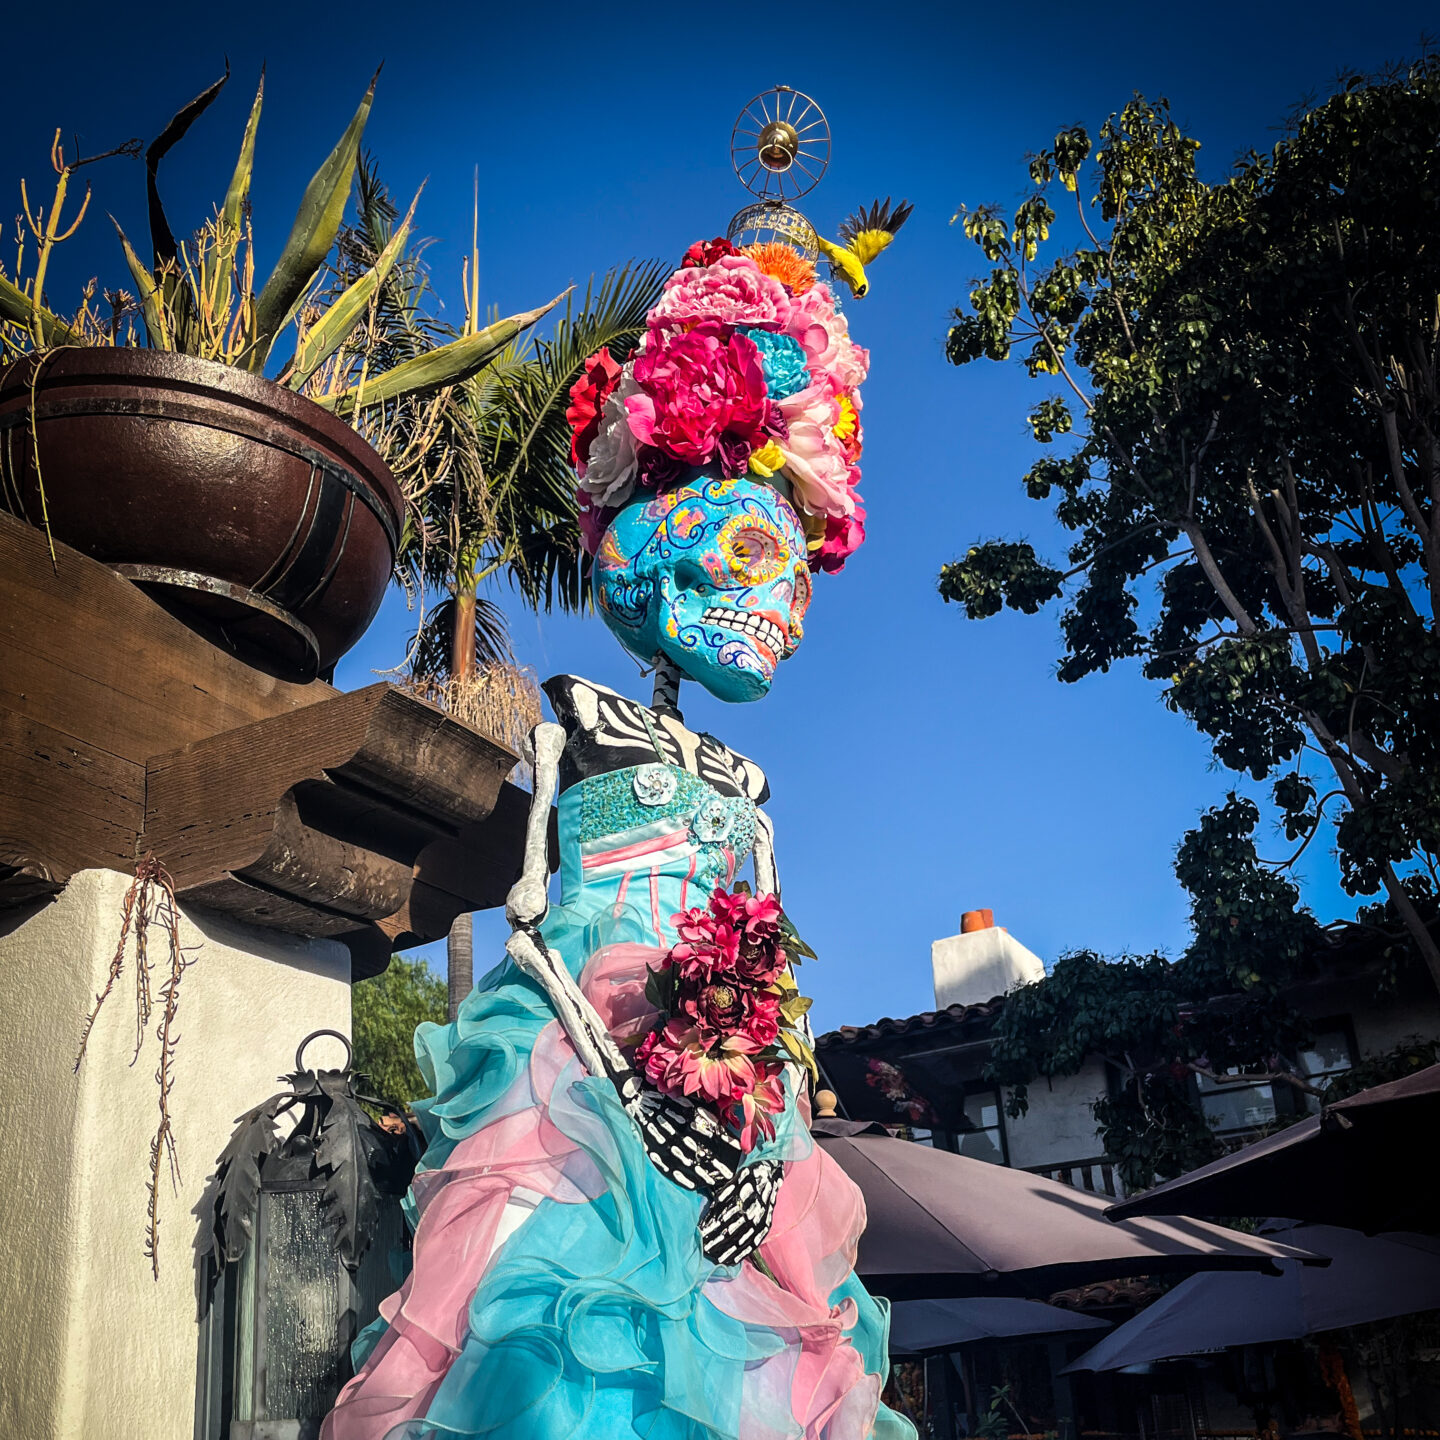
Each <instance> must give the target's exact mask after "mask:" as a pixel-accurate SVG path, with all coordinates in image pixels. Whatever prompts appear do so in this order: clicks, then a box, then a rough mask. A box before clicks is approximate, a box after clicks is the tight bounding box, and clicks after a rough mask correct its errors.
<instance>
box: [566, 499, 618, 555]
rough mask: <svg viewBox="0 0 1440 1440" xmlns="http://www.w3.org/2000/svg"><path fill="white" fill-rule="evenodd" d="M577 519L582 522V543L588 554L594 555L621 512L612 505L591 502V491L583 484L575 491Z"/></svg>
mask: <svg viewBox="0 0 1440 1440" xmlns="http://www.w3.org/2000/svg"><path fill="white" fill-rule="evenodd" d="M575 502H576V511H577V514H576V519H577V520H578V521H579V524H580V543H581V545H582V546H584V548H585V553H586V554H587V555H593V554H595V552H596V551H597V550H599V548H600V542H601V540H603V539H604V538H605V532H606V531H607V530H608V529H609V528H610V522H611V521H612V520H613V519H614V518H615V517H616V515H618V514H619V513H620V512H619V511H618V510H616V509H614V508H612V507H610V506H604V505H602V506H594V505H592V504H591V503H590V492H589V491H588V490H587V489H586V488H585V487H584V486H583V485H581V486H580V488H579V489H578V490H576V492H575Z"/></svg>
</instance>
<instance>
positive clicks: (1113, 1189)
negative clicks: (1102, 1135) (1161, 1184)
mask: <svg viewBox="0 0 1440 1440" xmlns="http://www.w3.org/2000/svg"><path fill="white" fill-rule="evenodd" d="M1025 1168H1026V1169H1027V1170H1028V1171H1029V1172H1030V1173H1031V1174H1032V1175H1043V1176H1045V1178H1046V1179H1047V1180H1058V1181H1059V1182H1060V1183H1061V1184H1062V1185H1073V1186H1074V1187H1075V1188H1076V1189H1077V1190H1089V1191H1090V1192H1091V1193H1092V1194H1095V1195H1110V1196H1113V1197H1114V1198H1115V1199H1117V1200H1121V1199H1124V1197H1125V1187H1124V1186H1123V1185H1122V1184H1121V1183H1120V1176H1119V1174H1118V1173H1117V1172H1116V1169H1115V1162H1114V1161H1113V1160H1111V1159H1110V1158H1109V1157H1108V1156H1105V1155H1101V1156H1099V1157H1097V1158H1096V1159H1094V1160H1073V1161H1071V1162H1070V1163H1069V1164H1067V1165H1027V1166H1026V1167H1025Z"/></svg>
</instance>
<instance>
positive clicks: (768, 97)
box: [725, 85, 830, 263]
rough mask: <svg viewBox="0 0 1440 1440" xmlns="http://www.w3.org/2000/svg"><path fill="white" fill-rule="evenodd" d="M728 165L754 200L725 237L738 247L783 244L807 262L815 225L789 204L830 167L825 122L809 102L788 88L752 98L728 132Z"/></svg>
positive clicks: (813, 250) (814, 248) (815, 250)
mask: <svg viewBox="0 0 1440 1440" xmlns="http://www.w3.org/2000/svg"><path fill="white" fill-rule="evenodd" d="M730 163H731V164H732V165H733V166H734V167H735V174H736V176H737V177H738V178H739V180H740V183H741V184H742V185H744V187H745V188H746V189H747V190H748V191H750V193H751V194H752V195H754V196H755V197H756V203H755V204H753V205H747V206H746V207H745V208H744V209H743V210H740V211H738V212H737V213H736V214H735V215H734V216H733V217H732V218H731V221H730V224H729V227H728V228H727V230H726V234H725V238H726V239H727V240H729V242H730V243H731V244H732V245H734V246H736V247H737V248H743V247H744V246H747V245H774V244H780V245H788V246H789V247H790V248H791V249H792V250H794V251H795V252H796V254H798V255H800V256H802V257H803V258H804V259H806V260H809V261H811V262H812V263H813V262H814V261H815V260H816V258H817V257H818V256H819V253H820V248H819V246H818V245H817V244H816V242H815V227H814V226H813V225H811V223H810V222H809V221H808V220H807V219H806V218H805V216H804V215H802V214H801V213H800V211H798V210H797V209H795V208H794V206H793V205H791V204H790V203H789V202H790V201H792V200H795V199H797V198H798V197H799V196H801V195H806V194H808V193H809V192H810V191H811V190H813V189H814V188H815V186H816V185H818V184H819V183H820V179H821V177H822V176H823V175H824V174H825V170H826V167H827V166H828V165H829V164H830V122H829V121H828V120H826V118H825V112H824V111H823V110H822V109H821V108H820V106H819V105H818V104H816V102H815V101H814V100H812V99H811V98H810V97H809V96H808V95H806V94H805V93H804V92H803V91H800V90H792V89H791V88H790V86H788V85H776V86H774V87H773V88H772V89H770V90H766V91H764V92H762V93H761V94H759V95H757V96H756V97H755V98H754V99H753V100H751V101H750V103H749V104H748V105H747V106H746V107H745V108H744V109H743V110H742V111H741V112H740V116H739V118H738V119H737V120H736V121H735V127H734V129H733V130H732V131H731V134H730Z"/></svg>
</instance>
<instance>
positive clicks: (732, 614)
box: [701, 605, 786, 655]
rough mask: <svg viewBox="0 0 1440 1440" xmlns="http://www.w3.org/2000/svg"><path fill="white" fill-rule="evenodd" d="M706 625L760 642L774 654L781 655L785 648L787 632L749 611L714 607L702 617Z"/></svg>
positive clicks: (771, 621)
mask: <svg viewBox="0 0 1440 1440" xmlns="http://www.w3.org/2000/svg"><path fill="white" fill-rule="evenodd" d="M701 618H702V619H703V620H704V623H705V624H706V625H715V626H718V627H719V628H720V629H722V630H734V631H736V632H737V633H738V634H740V635H748V636H749V637H750V638H751V639H752V640H758V641H759V642H760V643H761V644H762V645H764V646H765V647H766V649H768V650H770V651H771V652H772V653H773V654H775V655H779V654H780V653H781V652H782V651H783V650H784V648H785V638H786V637H785V631H784V630H782V629H781V628H780V626H778V625H777V624H776V623H775V622H774V621H773V620H767V619H766V618H765V617H764V616H763V615H755V614H752V613H750V612H749V611H747V610H728V609H724V608H722V607H721V606H718V605H712V606H711V607H710V608H709V609H708V610H706V612H705V614H704V615H703V616H702V617H701Z"/></svg>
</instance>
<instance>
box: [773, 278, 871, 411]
mask: <svg viewBox="0 0 1440 1440" xmlns="http://www.w3.org/2000/svg"><path fill="white" fill-rule="evenodd" d="M785 333H786V334H787V335H791V336H793V337H794V338H795V339H796V340H798V341H799V342H800V345H801V348H802V349H803V350H804V351H805V359H806V360H807V361H808V362H809V364H810V371H811V374H813V375H817V376H819V375H825V376H828V377H829V378H830V379H832V380H833V381H834V382H835V384H836V387H837V388H838V389H841V390H854V389H855V388H856V387H857V386H859V385H861V384H863V383H864V380H865V376H866V375H867V374H868V373H869V371H870V352H869V351H868V350H863V349H861V348H860V346H858V345H856V344H855V343H854V342H853V341H852V340H851V339H850V327H849V326H848V325H847V324H846V323H845V317H844V316H843V315H840V314H838V313H837V312H836V309H835V297H834V296H833V295H831V293H830V288H829V286H827V285H816V286H814V287H813V288H812V289H810V290H807V291H806V292H805V294H804V295H797V296H796V297H795V298H794V299H793V300H792V301H791V302H790V314H789V317H788V319H787V320H786V323H785Z"/></svg>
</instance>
